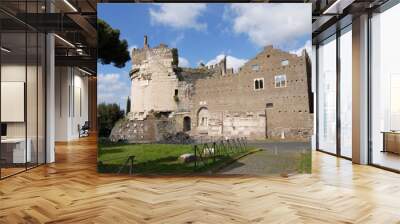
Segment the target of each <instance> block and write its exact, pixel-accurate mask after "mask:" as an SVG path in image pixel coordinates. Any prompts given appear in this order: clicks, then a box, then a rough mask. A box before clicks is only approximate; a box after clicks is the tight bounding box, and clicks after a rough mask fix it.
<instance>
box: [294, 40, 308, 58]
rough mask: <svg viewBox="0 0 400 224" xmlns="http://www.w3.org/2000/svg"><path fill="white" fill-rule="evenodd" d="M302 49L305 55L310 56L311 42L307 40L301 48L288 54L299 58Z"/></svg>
mask: <svg viewBox="0 0 400 224" xmlns="http://www.w3.org/2000/svg"><path fill="white" fill-rule="evenodd" d="M304 49H306V51H307V54H308V55H310V56H311V51H312V50H311V40H307V41H306V43H305V44H304V45H303V46H301V47H299V48H298V49H294V50H291V51H290V53H292V54H297V55H298V56H301V53H302V52H303V50H304Z"/></svg>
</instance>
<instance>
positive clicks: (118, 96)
mask: <svg viewBox="0 0 400 224" xmlns="http://www.w3.org/2000/svg"><path fill="white" fill-rule="evenodd" d="M98 17H99V18H101V19H103V20H105V21H106V22H107V23H109V24H110V25H111V26H112V27H113V28H116V29H119V30H120V32H121V38H122V39H125V40H127V41H128V44H129V47H130V49H131V48H141V47H143V36H144V35H147V36H148V39H149V44H150V46H151V47H152V46H156V45H158V44H160V43H164V44H167V45H168V46H169V47H176V48H178V53H179V57H180V66H184V67H196V66H197V65H198V64H199V63H200V62H203V63H205V64H213V63H216V62H217V61H218V60H219V59H221V58H222V57H223V55H226V56H227V60H228V67H233V68H234V69H237V68H238V67H240V66H241V65H243V63H245V62H246V61H247V60H248V59H251V58H252V57H254V56H255V55H256V54H257V53H258V52H260V51H261V50H262V48H263V47H264V46H266V45H270V44H272V45H273V46H274V47H278V48H281V49H283V50H287V51H291V52H293V53H299V52H300V51H301V50H302V49H304V48H306V49H307V50H309V49H310V48H311V44H310V40H311V4H268V3H267V4H264V3H257V4H254V3H252V4H202V3H199V4H193V3H188V4H133V3H125V4H124V3H117V4H116V3H108V4H107V3H101V4H98ZM131 63H132V62H131V61H129V62H128V63H127V64H126V66H125V67H124V68H122V69H119V68H116V67H114V66H112V65H101V64H98V73H99V76H98V78H99V80H98V85H99V88H98V91H99V92H98V97H99V98H98V102H116V103H118V104H120V105H121V106H122V108H125V102H126V97H127V96H128V95H129V90H130V80H129V77H128V72H129V70H130V68H131Z"/></svg>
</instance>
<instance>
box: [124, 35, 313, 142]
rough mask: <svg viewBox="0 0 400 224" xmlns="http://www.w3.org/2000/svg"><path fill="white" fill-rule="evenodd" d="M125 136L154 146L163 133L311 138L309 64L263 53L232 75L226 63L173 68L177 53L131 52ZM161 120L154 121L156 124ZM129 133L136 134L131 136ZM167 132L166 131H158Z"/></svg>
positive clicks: (267, 51)
mask: <svg viewBox="0 0 400 224" xmlns="http://www.w3.org/2000/svg"><path fill="white" fill-rule="evenodd" d="M132 61H133V66H132V70H131V72H130V78H131V80H132V88H131V99H132V103H131V112H130V113H129V114H128V116H127V117H128V119H129V120H130V121H131V123H132V124H131V126H132V125H133V126H134V128H133V131H132V133H131V134H132V135H133V136H128V137H127V138H128V139H131V140H138V141H146V140H148V141H152V140H159V139H160V138H161V134H164V133H165V132H179V131H184V132H187V133H188V134H190V135H191V136H196V137H198V136H213V137H243V136H246V137H248V138H250V139H265V138H283V137H284V138H296V139H299V138H302V139H308V138H309V137H310V136H311V135H312V127H313V115H312V113H313V111H312V108H313V105H312V93H311V71H310V67H311V66H310V61H309V58H308V56H307V53H306V51H303V53H302V55H301V56H298V55H296V54H291V53H288V52H284V51H282V50H279V49H275V48H273V47H272V46H267V47H265V48H264V49H263V50H262V51H261V52H260V53H259V54H257V55H256V56H255V57H254V58H252V59H250V60H249V61H247V63H245V64H244V65H243V66H242V67H241V68H240V69H239V71H237V72H234V71H233V69H227V68H226V59H223V60H221V61H220V62H219V63H218V64H216V65H213V66H199V67H198V68H181V67H179V66H178V51H177V49H171V48H168V47H167V46H166V45H163V44H160V45H159V46H157V47H153V48H151V47H149V45H148V43H147V38H146V37H145V43H144V47H143V48H142V49H134V50H133V51H132ZM160 122H161V123H160ZM136 129H137V130H136ZM166 129H167V130H166Z"/></svg>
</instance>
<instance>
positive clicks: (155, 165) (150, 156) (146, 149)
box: [98, 144, 245, 174]
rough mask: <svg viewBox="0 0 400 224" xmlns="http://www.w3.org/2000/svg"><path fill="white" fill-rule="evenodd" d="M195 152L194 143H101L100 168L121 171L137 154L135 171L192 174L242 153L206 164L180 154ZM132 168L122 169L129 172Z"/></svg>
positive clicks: (102, 170)
mask: <svg viewBox="0 0 400 224" xmlns="http://www.w3.org/2000/svg"><path fill="white" fill-rule="evenodd" d="M185 153H193V149H192V146H191V145H179V144H100V145H99V154H98V156H99V158H98V170H99V172H104V173H115V172H118V170H119V168H120V167H121V165H122V164H124V163H125V161H126V160H127V158H128V157H129V156H135V161H134V173H140V174H189V173H194V172H204V171H207V170H209V169H211V168H212V167H214V166H218V165H219V164H221V163H223V162H226V161H228V160H230V159H232V158H234V157H237V156H238V154H240V153H245V152H240V153H232V154H229V155H224V156H218V157H217V158H216V159H215V161H214V160H212V159H210V160H207V163H201V162H198V163H197V166H196V167H195V163H194V162H191V163H184V162H182V161H180V160H179V156H180V155H182V154H185ZM128 171H129V168H126V169H124V170H123V172H124V173H126V172H128Z"/></svg>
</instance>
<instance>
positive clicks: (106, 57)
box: [97, 19, 131, 68]
mask: <svg viewBox="0 0 400 224" xmlns="http://www.w3.org/2000/svg"><path fill="white" fill-rule="evenodd" d="M119 35H120V31H119V30H118V29H113V28H112V27H111V26H110V25H108V24H107V23H106V22H105V21H103V20H101V19H97V48H98V56H97V58H98V61H100V62H101V63H102V64H110V63H113V64H114V66H115V67H118V68H122V67H124V66H125V63H126V62H127V61H129V60H130V59H131V57H130V56H129V52H128V42H127V41H126V40H120V39H119Z"/></svg>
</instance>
